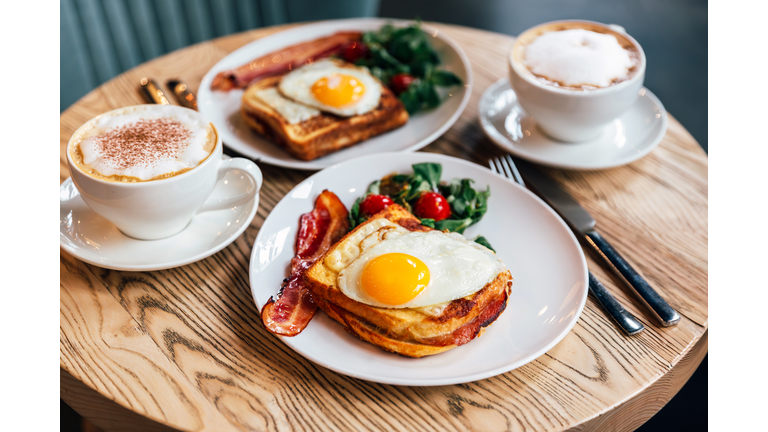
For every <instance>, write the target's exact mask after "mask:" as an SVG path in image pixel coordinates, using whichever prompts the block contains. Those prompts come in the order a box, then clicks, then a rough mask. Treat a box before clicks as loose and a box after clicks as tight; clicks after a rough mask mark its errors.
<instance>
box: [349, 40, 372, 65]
mask: <svg viewBox="0 0 768 432" xmlns="http://www.w3.org/2000/svg"><path fill="white" fill-rule="evenodd" d="M366 55H368V45H366V44H364V43H363V42H351V43H350V44H349V45H347V47H346V48H344V60H346V61H348V62H350V63H354V62H355V60H357V59H361V58H363V57H365V56H366Z"/></svg>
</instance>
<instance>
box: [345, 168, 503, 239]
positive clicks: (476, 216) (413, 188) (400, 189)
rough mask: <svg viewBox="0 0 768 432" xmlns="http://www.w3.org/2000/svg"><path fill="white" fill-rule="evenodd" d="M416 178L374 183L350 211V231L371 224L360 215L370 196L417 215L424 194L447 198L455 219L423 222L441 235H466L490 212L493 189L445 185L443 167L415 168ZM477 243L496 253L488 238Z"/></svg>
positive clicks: (459, 182)
mask: <svg viewBox="0 0 768 432" xmlns="http://www.w3.org/2000/svg"><path fill="white" fill-rule="evenodd" d="M412 167H413V174H393V175H391V176H388V177H384V178H383V179H381V180H376V181H374V182H372V183H371V184H370V185H369V186H368V189H367V191H366V193H365V195H363V196H361V197H360V198H358V199H357V201H355V204H354V205H352V208H351V209H350V211H349V225H350V229H352V228H355V227H356V226H358V225H360V224H361V223H363V222H365V221H366V220H368V216H366V215H364V214H363V213H362V212H361V211H360V205H361V204H362V202H363V201H364V200H365V198H366V197H368V196H369V195H386V196H389V197H390V198H392V200H393V201H394V202H395V203H396V204H399V205H401V206H403V207H405V209H406V210H408V211H409V212H411V213H413V206H414V204H415V203H416V201H417V200H418V199H419V197H420V196H421V194H422V193H424V192H437V193H439V194H441V195H442V196H444V197H445V198H446V199H447V201H448V203H449V204H450V207H451V215H450V216H449V217H448V218H447V219H443V220H440V221H435V220H434V219H420V220H421V224H422V225H424V226H427V227H430V228H434V229H436V230H440V231H450V232H457V233H460V234H462V233H464V230H465V229H466V228H467V227H469V226H472V225H474V224H476V223H477V222H479V221H480V219H482V218H483V215H484V214H485V213H486V212H487V211H488V198H489V197H490V196H491V188H490V187H488V188H487V189H486V190H485V191H478V190H475V189H474V188H473V187H472V183H473V182H474V180H472V179H459V178H455V179H452V180H451V181H449V182H441V181H440V177H441V175H442V171H443V167H442V165H440V164H437V163H420V164H414V165H412ZM474 241H475V242H477V243H479V244H481V245H483V246H485V247H487V248H488V249H491V250H494V249H493V248H492V247H491V245H490V243H488V240H486V239H485V238H484V237H482V236H481V237H478V238H476V239H474Z"/></svg>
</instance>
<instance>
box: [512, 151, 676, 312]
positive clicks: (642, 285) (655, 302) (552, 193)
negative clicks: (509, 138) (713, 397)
mask: <svg viewBox="0 0 768 432" xmlns="http://www.w3.org/2000/svg"><path fill="white" fill-rule="evenodd" d="M515 164H517V167H518V169H519V170H520V173H521V174H522V175H523V177H525V181H526V184H527V185H528V186H529V187H531V188H532V189H534V190H535V191H536V193H537V194H538V195H539V196H540V197H541V198H543V199H544V200H545V201H546V202H547V203H548V204H549V205H550V206H551V207H552V208H553V209H555V211H557V212H558V213H559V214H560V216H561V217H562V218H563V219H564V220H565V221H566V222H567V223H568V224H569V225H570V226H571V228H572V229H573V230H574V231H576V233H577V234H580V235H583V236H584V238H585V240H586V242H587V243H588V244H590V245H591V246H592V248H593V249H594V250H595V252H596V253H597V254H598V255H600V256H601V257H602V258H603V260H605V262H606V263H607V264H608V265H609V266H610V268H611V270H613V271H614V272H616V274H618V275H619V276H621V277H623V278H624V280H626V281H627V283H628V284H629V285H630V286H631V287H632V288H633V289H634V290H635V292H637V294H638V295H639V296H640V298H641V299H642V300H643V301H644V302H645V304H646V305H647V306H648V308H649V309H650V310H651V311H653V313H654V314H655V315H656V317H657V318H658V319H659V321H660V322H661V324H662V325H663V326H664V327H669V326H673V325H675V324H677V323H678V322H679V321H680V315H678V314H677V312H676V311H675V310H674V309H673V308H672V306H670V305H669V303H667V301H666V300H664V298H662V297H661V296H660V295H659V293H657V292H656V290H654V289H653V287H651V286H650V285H649V284H648V282H646V281H645V279H643V277H642V276H640V274H639V273H638V272H637V271H636V270H635V269H634V268H632V266H631V265H629V263H628V262H627V261H626V260H625V259H624V257H622V256H621V255H620V254H619V253H618V252H617V251H616V249H614V248H613V246H611V245H610V243H608V241H607V240H606V239H605V238H604V237H603V236H601V235H600V233H599V232H597V230H595V224H596V222H595V219H594V218H593V217H592V216H591V215H590V214H589V213H588V212H587V211H586V210H584V208H583V207H581V206H580V205H579V203H577V202H576V200H574V199H573V197H571V195H570V194H568V192H566V191H564V190H562V189H561V188H560V186H559V185H558V184H557V183H555V181H553V180H552V179H550V178H549V177H547V176H546V175H544V174H543V173H542V172H541V171H539V170H537V169H536V168H534V167H533V166H532V165H531V164H529V163H527V162H524V161H521V160H520V159H517V158H515Z"/></svg>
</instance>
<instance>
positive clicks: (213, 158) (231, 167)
mask: <svg viewBox="0 0 768 432" xmlns="http://www.w3.org/2000/svg"><path fill="white" fill-rule="evenodd" d="M143 107H152V108H151V109H152V110H157V109H162V110H165V111H167V113H168V116H169V117H173V114H174V113H176V112H177V110H185V111H186V112H187V113H186V114H187V115H194V116H197V117H199V118H200V119H202V116H201V115H200V114H199V113H198V112H196V111H193V110H190V109H187V108H183V107H178V106H171V105H165V106H162V108H160V106H158V105H146V106H145V105H137V106H133V107H126V108H120V109H117V110H113V111H110V112H108V113H105V114H102V115H120V114H121V113H123V112H126V111H136V110H141V109H143ZM99 117H101V116H99ZM99 117H96V118H94V119H91V120H89V121H88V122H86V123H85V124H84V125H83V126H81V127H80V128H79V129H78V131H76V132H75V133H74V134H73V136H72V138H71V139H70V142H69V144H68V147H67V163H68V166H69V170H70V173H71V175H72V181H73V182H74V184H75V186H76V187H77V189H78V191H79V192H80V196H81V197H82V199H83V201H84V202H85V203H86V204H87V205H88V206H89V207H90V208H91V209H93V211H94V212H96V213H97V214H99V215H100V216H102V217H103V218H105V219H107V220H109V221H110V222H112V223H113V224H115V226H117V228H118V229H119V230H120V231H122V232H123V233H124V234H126V235H128V236H130V237H134V238H137V239H141V240H156V239H161V238H165V237H170V236H172V235H174V234H177V233H179V232H181V231H182V230H184V228H186V227H187V226H188V225H189V223H190V222H191V221H192V218H193V217H194V216H195V215H196V214H198V213H202V212H206V211H213V210H222V209H227V208H232V207H234V206H238V205H242V204H245V203H247V202H248V201H250V200H252V199H253V198H254V197H256V195H257V194H258V192H259V189H260V188H261V185H262V183H263V178H262V174H261V170H259V167H258V166H256V164H255V163H253V162H251V161H249V160H247V159H243V158H233V159H226V160H225V159H222V154H223V153H222V142H221V137H220V136H218V133H217V140H216V145H215V147H214V149H213V150H212V152H211V154H210V156H208V158H206V159H205V160H204V161H203V162H202V163H200V164H199V165H198V166H196V167H195V168H193V169H191V170H189V171H187V172H184V173H182V174H178V175H175V176H173V177H169V178H165V179H160V180H153V181H145V182H136V183H124V182H112V181H106V180H101V179H98V178H94V177H91V176H89V175H87V174H86V173H84V172H82V171H81V170H80V168H79V167H78V166H77V164H75V163H74V162H73V161H72V155H71V151H70V149H71V146H72V145H73V144H76V143H77V142H76V141H77V140H78V137H79V136H80V134H79V133H78V132H80V131H81V130H83V129H85V128H88V127H90V125H91V124H93V122H95V121H97V119H98V118H99ZM230 171H235V172H237V173H241V175H243V176H247V177H248V178H250V180H251V182H244V183H243V184H246V183H250V185H247V186H245V187H244V189H243V190H242V192H241V193H239V194H236V195H234V196H231V197H228V198H225V199H217V200H215V201H213V200H208V198H209V196H210V195H211V193H212V192H213V189H214V188H215V187H216V184H217V183H218V182H219V181H220V180H222V179H223V178H224V176H225V175H226V174H227V173H228V172H230Z"/></svg>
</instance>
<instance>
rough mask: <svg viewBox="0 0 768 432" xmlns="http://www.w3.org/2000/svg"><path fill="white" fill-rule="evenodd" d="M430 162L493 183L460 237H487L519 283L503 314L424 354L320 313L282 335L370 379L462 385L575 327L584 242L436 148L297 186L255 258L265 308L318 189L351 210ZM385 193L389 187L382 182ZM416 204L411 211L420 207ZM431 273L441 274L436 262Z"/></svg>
mask: <svg viewBox="0 0 768 432" xmlns="http://www.w3.org/2000/svg"><path fill="white" fill-rule="evenodd" d="M423 163H434V164H440V166H441V167H442V177H441V178H442V180H444V181H449V180H451V179H454V178H460V179H472V180H474V182H473V183H471V184H472V187H473V188H474V189H475V190H477V191H478V192H480V191H486V190H487V189H488V188H490V197H488V200H487V212H485V213H484V215H483V216H482V219H480V220H479V221H478V222H477V223H475V224H473V225H470V226H469V227H468V228H466V231H464V233H463V235H464V237H465V238H466V239H470V240H471V239H474V238H477V237H478V236H482V237H483V238H484V239H485V240H486V241H487V242H488V243H489V244H490V245H492V246H493V248H494V249H495V250H496V255H497V256H498V258H499V259H500V260H501V261H503V263H504V264H505V265H506V267H507V268H508V269H509V272H510V274H511V276H512V277H513V278H514V284H513V286H512V287H511V291H510V293H509V297H508V300H507V305H506V310H504V311H503V312H502V313H501V314H500V315H498V319H496V321H495V322H493V324H492V325H490V326H489V327H487V331H485V333H483V334H482V335H481V336H480V337H477V338H475V339H473V340H470V341H469V342H467V343H465V344H462V345H460V346H457V347H455V348H453V349H450V350H448V351H446V352H442V353H439V354H434V355H428V356H426V357H422V358H409V357H404V356H401V355H397V354H392V353H390V352H386V351H384V350H382V349H381V348H379V347H377V346H374V345H373V344H372V343H368V342H365V341H363V340H361V339H359V338H358V337H356V336H354V335H352V334H350V333H348V332H347V331H345V329H344V326H343V325H341V324H340V323H339V322H337V321H334V320H333V319H331V318H330V317H329V316H328V315H327V314H326V313H325V312H322V311H318V312H317V314H316V315H315V316H314V318H312V320H311V321H310V322H309V325H308V326H307V327H306V328H305V329H304V330H303V332H301V333H300V334H298V335H297V336H293V337H280V339H281V340H282V341H283V342H284V343H286V344H287V345H288V346H290V347H291V348H292V349H293V350H295V351H296V352H298V353H299V354H301V355H302V356H304V357H306V358H308V359H309V360H312V361H313V362H315V363H318V364H320V365H322V366H325V367H327V368H329V369H331V370H334V371H336V372H339V373H342V374H345V375H349V376H352V377H356V378H360V379H365V380H369V381H375V382H381V383H386V384H395V385H447V384H458V383H463V382H469V381H475V380H479V379H483V378H488V377H491V376H494V375H497V374H500V373H504V372H507V371H510V370H512V369H515V368H517V367H520V366H522V365H524V364H526V363H528V362H530V361H532V360H534V359H536V358H537V357H539V356H540V355H542V354H543V353H545V352H546V351H547V350H549V349H550V348H552V347H553V346H554V345H555V344H557V343H558V342H559V341H560V340H561V339H562V338H563V337H565V336H566V334H568V332H569V331H570V329H571V328H572V327H573V326H574V325H575V324H576V321H577V320H578V319H579V316H580V314H581V311H582V309H583V308H584V304H585V301H586V296H587V266H586V260H585V258H584V255H583V253H582V250H581V247H580V246H579V244H578V241H577V240H576V238H575V237H574V236H573V234H572V233H571V231H570V229H569V228H568V227H567V226H566V225H565V223H564V222H563V221H562V219H560V217H559V216H558V215H557V214H555V213H554V212H553V211H552V210H551V209H550V208H549V207H548V206H547V205H546V204H544V203H543V202H542V201H541V200H540V199H539V198H538V197H536V196H535V195H533V194H532V193H531V192H529V191H528V190H526V189H524V188H521V187H520V186H518V185H516V184H514V183H512V182H510V181H508V180H507V179H504V178H502V177H500V176H498V175H496V174H493V173H492V172H490V171H489V170H488V169H486V168H484V167H481V166H479V165H477V164H473V163H470V162H467V161H463V160H460V159H457V158H453V157H449V156H443V155H436V154H430V153H409V154H402V153H383V154H378V155H371V156H366V157H361V158H357V159H354V160H350V161H347V162H344V163H340V164H338V165H336V166H333V167H331V168H328V169H325V170H323V171H321V172H319V173H316V174H315V175H313V176H311V177H309V178H307V179H306V180H305V181H303V182H302V183H300V184H299V185H297V186H296V187H295V188H294V189H293V190H292V191H290V192H289V193H288V194H287V195H286V196H285V197H284V198H283V199H282V200H281V201H280V202H279V203H278V204H277V205H276V206H275V208H274V209H273V210H272V211H271V212H270V214H269V216H268V217H267V219H266V220H265V221H264V224H263V225H262V227H261V229H260V230H259V234H258V236H257V238H256V242H255V245H254V248H253V252H252V255H251V260H250V263H251V264H250V266H251V267H250V281H251V290H252V293H253V297H254V301H255V303H256V305H257V307H258V309H259V310H260V311H261V310H262V309H263V307H264V305H265V304H267V302H268V300H269V299H270V297H275V296H276V295H277V291H278V290H279V289H280V285H281V281H283V279H284V278H286V277H287V276H288V274H287V272H288V271H289V268H290V267H291V259H292V258H293V256H294V253H295V251H294V245H295V243H296V236H297V231H298V227H299V218H300V217H301V215H302V214H305V213H308V212H310V211H312V209H313V207H314V205H315V200H316V199H317V197H318V196H319V195H320V194H321V192H323V191H324V190H328V191H331V192H333V193H334V194H335V195H336V196H338V199H339V200H340V201H341V203H342V204H343V205H344V206H345V207H346V208H347V209H350V210H351V211H352V213H353V214H354V213H355V212H356V210H355V206H354V204H355V202H356V200H357V199H358V198H359V197H361V196H363V195H365V193H366V190H367V188H368V187H369V185H370V184H371V183H372V182H374V181H375V180H378V179H381V178H383V177H385V176H388V175H390V174H393V173H399V174H404V175H406V176H407V175H408V174H409V173H413V172H414V169H413V165H414V164H423ZM381 190H382V193H383V191H384V186H383V184H382V189H381ZM363 207H364V205H363V204H361V205H360V208H363ZM418 207H419V205H418V204H416V206H415V207H414V211H415V212H416V213H418V210H417V209H418ZM361 211H363V210H361ZM425 220H426V219H422V223H425V222H424V221H425ZM434 224H435V228H436V229H442V228H444V227H445V226H444V224H440V223H439V222H435V223H434ZM382 238H383V237H382ZM403 238H404V237H403ZM476 241H477V240H476ZM447 243H448V242H446V246H447ZM478 243H479V241H478ZM393 244H394V243H393ZM481 244H482V243H481ZM376 247H377V246H373V248H376ZM419 247H420V244H414V245H412V246H407V247H406V250H408V251H410V253H413V254H418V251H417V249H418V248H419ZM440 248H443V246H440ZM470 249H471V248H470ZM475 249H477V246H475ZM481 249H482V248H481ZM365 250H366V249H363V252H364V253H365ZM371 250H373V249H371ZM440 250H444V249H440ZM361 257H362V256H361ZM425 262H426V261H425ZM427 264H428V267H429V266H431V264H430V263H429V262H427ZM350 270H352V267H350ZM431 271H432V275H433V276H436V275H437V272H438V270H437V268H431ZM478 271H479V270H478ZM448 273H450V271H449V272H448ZM470 273H475V271H472V272H470ZM457 285H458V284H457ZM427 289H429V288H427ZM424 292H425V293H426V291H424ZM428 303H429V304H431V303H430V302H428ZM417 306H418V305H417ZM361 310H362V309H361Z"/></svg>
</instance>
